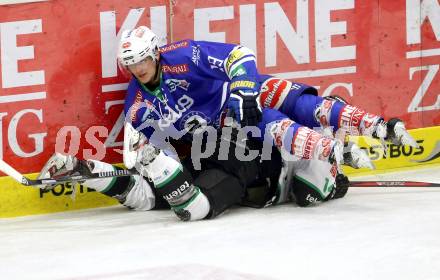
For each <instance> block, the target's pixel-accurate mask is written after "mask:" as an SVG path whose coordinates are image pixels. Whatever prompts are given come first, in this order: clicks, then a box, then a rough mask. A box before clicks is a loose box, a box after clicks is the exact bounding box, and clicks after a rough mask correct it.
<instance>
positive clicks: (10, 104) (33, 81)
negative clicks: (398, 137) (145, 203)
mask: <svg viewBox="0 0 440 280" xmlns="http://www.w3.org/2000/svg"><path fill="white" fill-rule="evenodd" d="M137 25H147V26H149V27H151V28H152V29H153V31H155V32H156V33H157V34H158V35H159V36H160V37H161V40H162V43H165V42H170V41H176V40H180V39H184V38H194V39H196V40H212V41H223V42H232V43H241V44H243V45H246V46H248V47H250V48H252V49H254V50H255V51H256V54H257V59H258V67H259V69H260V72H262V73H267V74H273V75H276V76H279V77H282V78H286V79H290V80H296V81H298V82H303V83H308V84H310V85H313V86H316V87H317V88H319V91H320V94H321V95H328V94H338V95H341V96H342V97H344V98H346V99H348V100H349V101H350V102H351V103H353V104H356V105H359V106H361V107H363V108H364V109H367V110H368V111H371V112H374V113H379V114H382V115H384V116H385V117H387V118H389V117H399V118H402V119H403V120H405V121H406V123H407V126H408V127H409V128H417V127H427V126H435V125H439V124H440V70H439V65H440V59H439V58H440V3H439V1H438V0H423V1H421V0H395V1H387V0H380V1H356V0H332V1H328V0H306V1H304V0H294V1H256V0H253V1H251V0H238V1H229V0H212V1H198V0H197V1H196V0H193V1H175V0H174V1H165V0H163V1H135V0H127V1H110V0H108V1H107V0H102V1H98V0H89V1H43V2H35V3H28V4H16V5H1V6H0V51H1V52H0V65H1V68H0V72H1V78H0V156H2V157H3V158H5V159H6V161H8V162H10V163H13V164H14V166H17V168H18V169H19V170H20V171H22V172H36V171H38V170H39V169H40V168H41V166H42V164H43V163H44V162H45V161H46V159H47V158H48V157H49V156H50V155H51V154H52V153H53V152H54V150H55V144H56V143H57V144H59V145H61V144H62V146H64V141H61V140H67V144H70V145H66V146H70V149H73V150H70V151H71V152H76V151H77V152H78V156H79V157H88V158H89V157H95V158H98V159H103V160H106V161H110V162H120V161H121V157H120V153H119V152H120V149H121V146H122V142H121V141H122V135H121V128H122V123H121V122H120V120H121V118H122V115H121V112H122V102H123V98H124V89H125V87H126V82H127V81H126V79H125V78H124V77H123V76H122V75H121V73H120V72H119V71H118V69H117V64H116V59H115V55H116V42H117V38H118V35H119V34H120V31H121V30H122V29H128V28H133V27H135V26H137ZM118 120H119V121H118ZM57 139H58V141H57ZM103 143H105V146H106V148H104V146H103Z"/></svg>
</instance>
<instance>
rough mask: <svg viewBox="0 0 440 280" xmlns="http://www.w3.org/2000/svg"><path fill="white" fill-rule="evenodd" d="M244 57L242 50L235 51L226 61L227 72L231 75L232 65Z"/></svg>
mask: <svg viewBox="0 0 440 280" xmlns="http://www.w3.org/2000/svg"><path fill="white" fill-rule="evenodd" d="M243 56H244V53H243V52H242V51H241V50H240V49H235V50H233V51H232V52H231V53H230V54H229V56H228V59H227V60H226V71H227V72H228V73H229V72H230V71H231V66H232V64H234V62H236V61H237V60H239V59H240V58H242V57H243Z"/></svg>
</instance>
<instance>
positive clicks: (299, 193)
mask: <svg viewBox="0 0 440 280" xmlns="http://www.w3.org/2000/svg"><path fill="white" fill-rule="evenodd" d="M292 189H293V194H294V196H295V201H296V204H297V205H298V206H300V207H306V206H309V205H312V204H315V203H317V202H320V201H323V197H322V195H321V194H320V193H319V192H318V191H316V189H315V188H313V187H312V186H310V184H308V183H305V182H304V181H302V180H300V179H298V177H295V178H294V179H293V188H292Z"/></svg>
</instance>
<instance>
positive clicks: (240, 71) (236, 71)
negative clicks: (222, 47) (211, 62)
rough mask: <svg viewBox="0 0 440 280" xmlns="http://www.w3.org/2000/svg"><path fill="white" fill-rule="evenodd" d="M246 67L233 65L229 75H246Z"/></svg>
mask: <svg viewBox="0 0 440 280" xmlns="http://www.w3.org/2000/svg"><path fill="white" fill-rule="evenodd" d="M246 74H247V72H246V68H244V67H243V65H238V66H237V67H234V70H232V72H231V73H230V77H231V78H233V77H236V76H241V75H246Z"/></svg>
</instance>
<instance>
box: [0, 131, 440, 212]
mask: <svg viewBox="0 0 440 280" xmlns="http://www.w3.org/2000/svg"><path fill="white" fill-rule="evenodd" d="M410 133H411V135H412V136H413V137H414V138H415V139H416V141H417V142H418V143H419V145H420V148H417V149H414V148H409V147H397V146H395V145H390V146H389V147H388V151H389V155H388V157H387V158H384V157H383V153H381V149H380V146H379V142H377V141H373V140H370V139H365V138H364V137H352V141H356V142H357V143H358V145H359V146H360V147H363V148H365V149H366V150H367V151H368V152H369V155H370V157H371V159H372V160H373V162H374V164H375V165H376V168H377V169H376V170H374V171H370V170H368V169H360V170H355V169H352V168H345V172H346V173H347V174H349V175H350V176H356V175H363V174H378V173H384V172H387V171H390V170H393V169H396V168H412V169H413V168H419V167H424V166H427V165H431V164H438V163H440V138H439V135H440V126H437V127H429V128H421V129H413V130H411V131H410ZM367 147H369V148H367ZM35 175H36V174H31V175H30V176H31V177H32V176H35ZM0 186H1V187H0V218H6V217H16V216H26V215H34V214H44V213H52V212H61V211H68V210H78V209H84V208H95V207H103V206H111V205H115V204H117V201H116V200H115V199H112V198H109V197H106V196H104V195H102V194H100V193H97V192H95V191H93V190H91V189H88V188H87V187H86V186H82V185H77V187H76V194H74V193H73V192H74V190H73V187H72V185H71V184H69V183H66V184H63V185H59V186H57V187H55V189H53V190H52V191H49V192H43V191H42V190H39V189H35V188H31V187H24V186H22V185H20V184H18V183H16V182H15V181H14V180H13V179H11V178H10V177H1V178H0Z"/></svg>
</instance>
